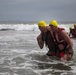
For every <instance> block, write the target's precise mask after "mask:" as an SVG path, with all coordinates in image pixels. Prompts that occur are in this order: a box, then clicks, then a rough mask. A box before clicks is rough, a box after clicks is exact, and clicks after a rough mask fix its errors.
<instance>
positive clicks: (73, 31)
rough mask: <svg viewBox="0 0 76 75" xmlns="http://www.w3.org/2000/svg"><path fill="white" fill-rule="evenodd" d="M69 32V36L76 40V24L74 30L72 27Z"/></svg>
mask: <svg viewBox="0 0 76 75" xmlns="http://www.w3.org/2000/svg"><path fill="white" fill-rule="evenodd" d="M69 30H70V31H69V36H70V37H71V38H76V24H74V28H72V27H70V28H69Z"/></svg>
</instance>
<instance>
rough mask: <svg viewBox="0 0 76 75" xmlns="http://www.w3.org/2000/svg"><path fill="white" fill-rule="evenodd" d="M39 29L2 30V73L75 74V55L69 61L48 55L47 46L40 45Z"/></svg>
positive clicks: (0, 72) (27, 74) (0, 74)
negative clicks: (37, 39) (41, 47)
mask: <svg viewBox="0 0 76 75" xmlns="http://www.w3.org/2000/svg"><path fill="white" fill-rule="evenodd" d="M38 34H39V32H38V31H31V30H30V31H26V30H25V31H13V30H7V31H0V75H75V74H76V72H75V71H76V50H75V49H76V46H75V45H76V39H72V41H73V44H74V47H73V48H74V56H73V59H72V60H71V61H69V62H62V61H60V60H58V59H57V58H54V57H50V59H49V58H48V57H47V56H46V53H47V50H48V49H47V48H46V47H45V48H44V49H42V50H41V49H40V48H39V47H38V44H37V41H36V37H37V35H38Z"/></svg>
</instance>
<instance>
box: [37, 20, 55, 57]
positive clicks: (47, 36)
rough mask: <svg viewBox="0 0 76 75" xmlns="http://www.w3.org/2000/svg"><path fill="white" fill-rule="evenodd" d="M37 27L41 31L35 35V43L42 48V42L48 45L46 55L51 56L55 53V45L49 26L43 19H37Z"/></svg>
mask: <svg viewBox="0 0 76 75" xmlns="http://www.w3.org/2000/svg"><path fill="white" fill-rule="evenodd" d="M38 27H39V30H40V31H41V33H40V34H39V35H38V36H37V43H38V45H39V47H40V48H41V49H42V48H43V47H44V44H45V46H46V47H48V49H49V51H48V52H47V55H48V56H52V55H54V53H55V51H54V50H55V49H54V48H55V47H54V45H55V44H54V41H53V38H52V35H51V33H50V32H52V31H51V30H49V29H50V26H47V25H46V23H45V21H39V22H38Z"/></svg>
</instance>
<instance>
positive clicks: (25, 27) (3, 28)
mask: <svg viewBox="0 0 76 75" xmlns="http://www.w3.org/2000/svg"><path fill="white" fill-rule="evenodd" d="M59 26H60V27H63V28H65V30H66V31H69V27H70V26H73V24H60V25H59ZM0 30H1V31H6V30H33V31H38V30H39V29H38V25H37V24H0Z"/></svg>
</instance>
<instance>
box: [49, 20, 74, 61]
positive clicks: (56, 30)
mask: <svg viewBox="0 0 76 75" xmlns="http://www.w3.org/2000/svg"><path fill="white" fill-rule="evenodd" d="M49 26H50V29H51V30H52V31H53V33H52V35H53V40H54V42H55V44H56V48H57V49H56V52H57V53H55V54H56V55H57V56H58V57H59V58H60V59H61V60H67V61H68V60H70V59H71V58H72V56H73V43H72V41H71V39H70V37H69V35H68V34H67V32H66V31H65V29H64V28H60V27H59V26H58V22H57V21H56V20H52V21H51V22H50V24H49Z"/></svg>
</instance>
